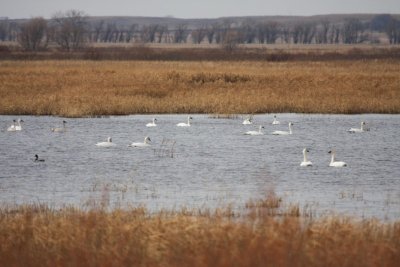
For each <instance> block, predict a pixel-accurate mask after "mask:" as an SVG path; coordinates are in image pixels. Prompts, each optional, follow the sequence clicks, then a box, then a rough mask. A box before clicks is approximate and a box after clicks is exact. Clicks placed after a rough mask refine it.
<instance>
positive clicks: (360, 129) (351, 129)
mask: <svg viewBox="0 0 400 267" xmlns="http://www.w3.org/2000/svg"><path fill="white" fill-rule="evenodd" d="M364 125H365V122H364V121H362V122H361V128H350V129H348V130H347V131H348V132H349V133H362V132H365V129H364Z"/></svg>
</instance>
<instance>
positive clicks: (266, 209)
mask: <svg viewBox="0 0 400 267" xmlns="http://www.w3.org/2000/svg"><path fill="white" fill-rule="evenodd" d="M268 198H269V199H266V200H261V201H260V202H257V201H253V202H252V204H250V206H251V207H247V209H246V210H245V211H244V212H243V214H241V215H238V214H235V213H234V212H232V210H230V209H222V210H216V211H215V212H211V211H209V210H205V211H190V210H182V211H175V212H173V211H171V212H167V211H160V212H158V213H156V214H154V213H153V214H150V213H149V212H148V211H146V210H145V209H144V208H131V209H129V210H114V211H110V212H106V211H105V210H104V209H92V210H89V211H83V210H79V209H75V208H65V209H62V210H52V209H49V208H48V207H46V206H40V205H37V206H35V205H30V206H18V207H14V208H11V207H3V208H1V209H0V263H1V264H0V265H1V266H85V267H86V266H164V267H168V266H191V267H195V266H209V267H212V266H224V267H225V266H226V267H227V266H263V267H265V266H324V267H325V266H363V267H364V266H387V267H390V266H398V263H399V262H400V239H399V237H400V222H393V223H386V224H383V223H381V222H378V221H374V220H364V221H356V220H353V219H349V218H340V217H330V218H328V217H325V218H319V219H313V218H310V217H304V216H301V215H300V214H298V213H292V212H285V211H287V209H285V208H282V207H280V204H279V203H281V200H280V199H275V200H274V199H273V197H268ZM289 209H290V208H289Z"/></svg>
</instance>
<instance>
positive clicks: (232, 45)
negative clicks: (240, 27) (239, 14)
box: [222, 29, 240, 52]
mask: <svg viewBox="0 0 400 267" xmlns="http://www.w3.org/2000/svg"><path fill="white" fill-rule="evenodd" d="M239 40H240V34H239V32H238V31H237V30H235V29H230V30H228V31H227V32H226V33H225V35H224V39H223V41H222V47H223V48H224V49H225V50H226V51H228V52H232V51H234V50H235V49H236V48H237V46H238V44H239Z"/></svg>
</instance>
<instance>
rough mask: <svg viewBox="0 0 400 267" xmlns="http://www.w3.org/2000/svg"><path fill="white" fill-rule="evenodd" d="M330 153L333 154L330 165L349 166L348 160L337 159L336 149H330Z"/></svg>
mask: <svg viewBox="0 0 400 267" xmlns="http://www.w3.org/2000/svg"><path fill="white" fill-rule="evenodd" d="M328 153H329V154H332V157H331V163H329V166H330V167H346V166H347V164H346V162H344V161H335V156H336V151H335V150H330V151H329V152H328Z"/></svg>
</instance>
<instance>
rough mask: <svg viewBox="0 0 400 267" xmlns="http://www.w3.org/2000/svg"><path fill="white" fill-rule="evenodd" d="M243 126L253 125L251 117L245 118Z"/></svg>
mask: <svg viewBox="0 0 400 267" xmlns="http://www.w3.org/2000/svg"><path fill="white" fill-rule="evenodd" d="M242 124H244V125H249V124H253V119H252V118H251V117H248V118H246V119H245V120H244V121H243V123H242Z"/></svg>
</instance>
